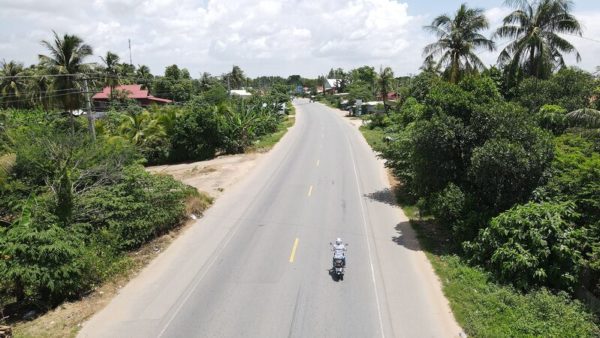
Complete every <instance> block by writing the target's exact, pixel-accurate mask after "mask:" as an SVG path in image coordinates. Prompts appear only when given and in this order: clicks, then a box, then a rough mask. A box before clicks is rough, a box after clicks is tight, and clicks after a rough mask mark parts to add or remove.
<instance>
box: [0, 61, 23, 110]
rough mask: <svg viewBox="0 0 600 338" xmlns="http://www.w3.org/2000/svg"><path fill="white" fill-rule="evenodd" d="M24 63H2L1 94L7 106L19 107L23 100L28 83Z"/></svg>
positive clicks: (0, 67) (0, 76)
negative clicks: (24, 75) (24, 74)
mask: <svg viewBox="0 0 600 338" xmlns="http://www.w3.org/2000/svg"><path fill="white" fill-rule="evenodd" d="M23 72H24V70H23V64H22V63H18V62H15V61H10V62H6V61H5V60H2V62H1V63H0V94H1V95H0V96H1V98H2V100H1V102H3V103H4V106H5V107H18V106H20V105H21V104H20V103H22V102H23V101H22V100H23V97H24V95H25V89H26V86H27V83H26V81H25V79H24V78H22V77H21V75H23Z"/></svg>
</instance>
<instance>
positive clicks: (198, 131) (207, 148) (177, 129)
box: [170, 103, 223, 162]
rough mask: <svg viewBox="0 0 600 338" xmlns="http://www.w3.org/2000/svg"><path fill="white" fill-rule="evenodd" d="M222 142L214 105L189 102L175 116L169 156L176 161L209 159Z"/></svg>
mask: <svg viewBox="0 0 600 338" xmlns="http://www.w3.org/2000/svg"><path fill="white" fill-rule="evenodd" d="M222 142H223V140H222V136H221V134H220V133H219V124H218V118H217V112H216V109H215V107H213V106H210V105H205V104H199V103H191V104H189V105H188V106H187V107H186V109H185V112H184V113H183V114H181V115H180V116H178V117H177V118H176V121H175V126H174V130H173V135H171V146H172V151H171V155H170V157H171V160H172V161H176V162H181V161H189V160H193V161H199V160H205V159H209V158H212V157H214V156H215V154H216V151H217V149H218V148H219V147H220V146H221V144H222Z"/></svg>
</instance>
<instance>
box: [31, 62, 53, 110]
mask: <svg viewBox="0 0 600 338" xmlns="http://www.w3.org/2000/svg"><path fill="white" fill-rule="evenodd" d="M29 74H31V75H32V76H33V78H32V79H31V81H29V82H28V90H29V92H30V95H29V96H30V98H31V102H32V103H33V104H34V105H41V106H42V108H43V109H44V110H46V111H47V110H48V108H49V106H50V97H51V96H52V95H51V91H52V78H51V77H50V76H49V74H48V70H47V69H45V68H44V67H42V66H40V65H36V66H32V67H31V68H30V69H29Z"/></svg>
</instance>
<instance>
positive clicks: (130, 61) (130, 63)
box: [127, 39, 133, 66]
mask: <svg viewBox="0 0 600 338" xmlns="http://www.w3.org/2000/svg"><path fill="white" fill-rule="evenodd" d="M127 41H128V42H129V65H130V66H133V61H132V59H131V39H127Z"/></svg>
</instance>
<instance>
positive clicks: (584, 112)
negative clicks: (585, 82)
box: [567, 108, 600, 129]
mask: <svg viewBox="0 0 600 338" xmlns="http://www.w3.org/2000/svg"><path fill="white" fill-rule="evenodd" d="M567 121H569V124H570V125H571V126H575V127H580V128H587V129H600V110H596V109H591V108H582V109H577V110H574V111H572V112H570V113H568V114H567Z"/></svg>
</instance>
